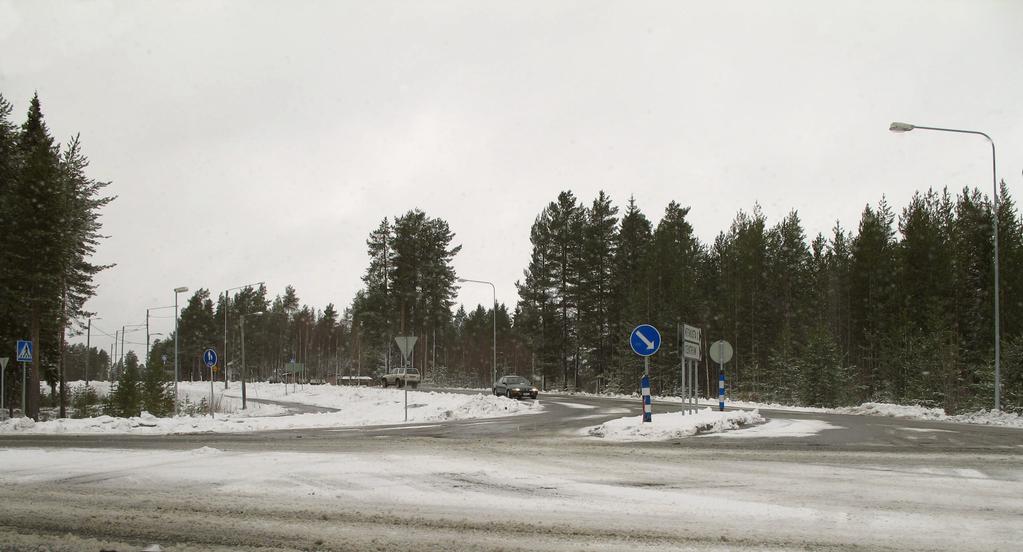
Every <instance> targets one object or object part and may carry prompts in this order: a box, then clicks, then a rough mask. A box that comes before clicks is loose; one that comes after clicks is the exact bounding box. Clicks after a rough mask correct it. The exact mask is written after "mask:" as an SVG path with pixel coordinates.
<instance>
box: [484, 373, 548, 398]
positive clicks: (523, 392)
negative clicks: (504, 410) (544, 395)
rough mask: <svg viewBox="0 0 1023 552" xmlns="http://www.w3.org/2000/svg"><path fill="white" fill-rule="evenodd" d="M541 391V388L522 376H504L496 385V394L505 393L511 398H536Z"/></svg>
mask: <svg viewBox="0 0 1023 552" xmlns="http://www.w3.org/2000/svg"><path fill="white" fill-rule="evenodd" d="M539 393H540V390H539V389H537V388H536V387H535V386H534V385H532V384H531V383H529V380H527V379H526V378H524V377H522V376H504V377H502V378H501V379H499V380H497V384H495V385H494V394H495V395H504V396H506V397H508V398H509V399H521V398H525V397H529V398H531V399H535V398H536V396H537V395H538V394H539Z"/></svg>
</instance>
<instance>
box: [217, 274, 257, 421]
mask: <svg viewBox="0 0 1023 552" xmlns="http://www.w3.org/2000/svg"><path fill="white" fill-rule="evenodd" d="M265 283H266V282H256V283H254V284H246V285H244V286H238V287H233V288H230V289H225V290H224V291H222V292H221V293H223V294H224V389H227V307H228V305H230V303H231V296H230V295H229V294H228V292H229V291H234V290H236V289H246V288H251V287H255V286H261V285H263V284H265ZM242 402H243V403H244V402H245V401H244V400H243V401H242Z"/></svg>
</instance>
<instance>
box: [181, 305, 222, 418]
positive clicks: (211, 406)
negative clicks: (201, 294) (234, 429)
mask: <svg viewBox="0 0 1023 552" xmlns="http://www.w3.org/2000/svg"><path fill="white" fill-rule="evenodd" d="M187 291H188V288H187V287H184V286H182V287H176V288H174V415H175V416H177V415H178V380H179V379H181V372H180V369H179V368H178V294H179V293H185V292H187ZM210 408H211V409H212V408H213V405H210Z"/></svg>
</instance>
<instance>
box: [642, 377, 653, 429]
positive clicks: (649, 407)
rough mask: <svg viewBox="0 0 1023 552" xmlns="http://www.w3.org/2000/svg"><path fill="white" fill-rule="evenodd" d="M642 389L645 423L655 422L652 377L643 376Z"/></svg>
mask: <svg viewBox="0 0 1023 552" xmlns="http://www.w3.org/2000/svg"><path fill="white" fill-rule="evenodd" d="M639 386H640V388H641V389H642V390H643V421H644V422H652V421H654V417H653V416H654V415H653V404H652V403H651V402H650V376H646V375H644V376H643V379H642V380H640V384H639Z"/></svg>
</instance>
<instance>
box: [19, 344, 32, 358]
mask: <svg viewBox="0 0 1023 552" xmlns="http://www.w3.org/2000/svg"><path fill="white" fill-rule="evenodd" d="M18 362H32V345H31V342H29V341H23V342H22V343H21V349H20V350H18Z"/></svg>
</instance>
